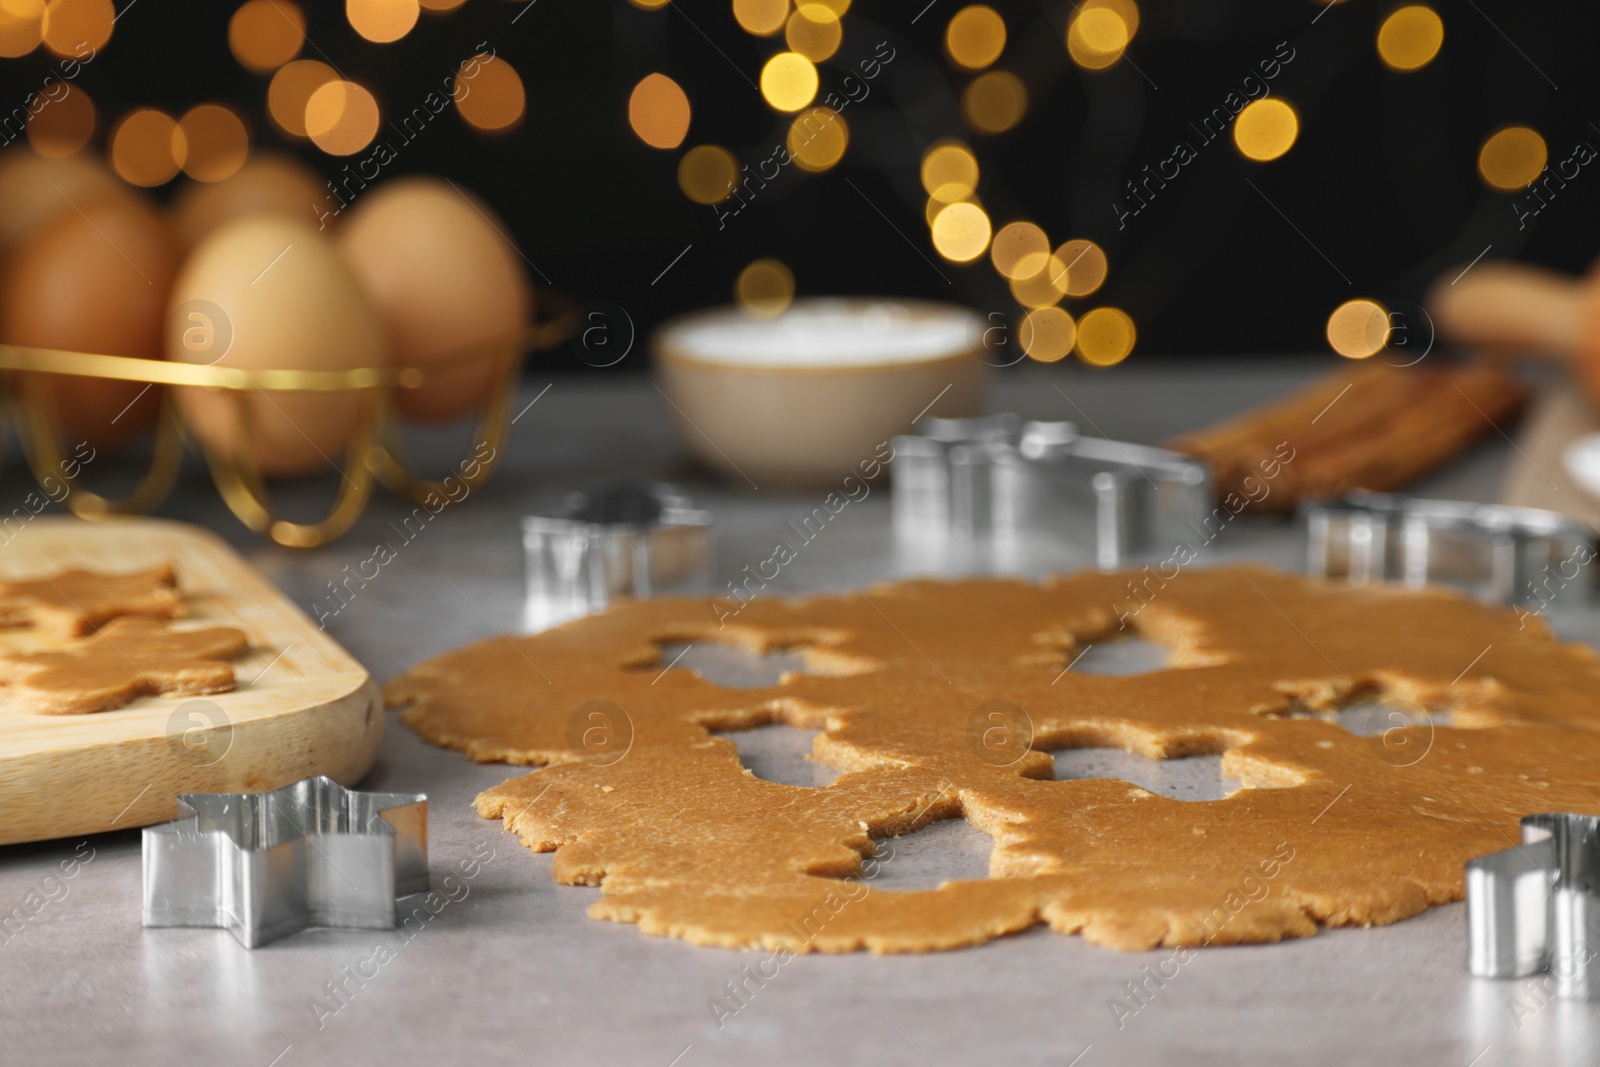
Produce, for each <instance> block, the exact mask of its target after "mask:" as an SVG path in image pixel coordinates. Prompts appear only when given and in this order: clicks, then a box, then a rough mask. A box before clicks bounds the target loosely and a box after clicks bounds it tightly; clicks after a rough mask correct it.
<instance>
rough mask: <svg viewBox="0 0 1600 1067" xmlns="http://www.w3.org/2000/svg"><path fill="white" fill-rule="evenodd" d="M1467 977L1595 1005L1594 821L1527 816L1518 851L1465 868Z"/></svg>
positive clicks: (1599, 931)
mask: <svg viewBox="0 0 1600 1067" xmlns="http://www.w3.org/2000/svg"><path fill="white" fill-rule="evenodd" d="M1467 970H1468V971H1470V972H1471V973H1472V974H1474V975H1477V976H1478V977H1480V978H1523V977H1526V976H1527V975H1530V974H1537V973H1539V972H1540V971H1546V970H1547V971H1549V972H1550V978H1551V980H1552V982H1553V983H1554V985H1555V991H1556V995H1557V996H1560V997H1565V998H1568V999H1571V1000H1600V816H1595V815H1573V814H1569V813H1559V812H1557V813H1548V814H1542V815H1529V816H1528V817H1527V818H1525V819H1523V820H1522V843H1521V844H1520V845H1517V846H1514V847H1512V848H1508V849H1505V850H1503V851H1501V852H1493V853H1490V854H1489V855H1487V856H1479V857H1478V858H1477V859H1475V860H1469V861H1468V862H1467Z"/></svg>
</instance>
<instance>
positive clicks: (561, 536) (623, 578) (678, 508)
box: [522, 480, 713, 630]
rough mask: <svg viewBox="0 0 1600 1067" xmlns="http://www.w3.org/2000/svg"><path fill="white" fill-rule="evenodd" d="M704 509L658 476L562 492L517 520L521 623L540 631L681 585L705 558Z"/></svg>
mask: <svg viewBox="0 0 1600 1067" xmlns="http://www.w3.org/2000/svg"><path fill="white" fill-rule="evenodd" d="M712 529H713V520H712V516H711V513H710V512H709V511H705V510H702V509H698V508H695V507H694V506H693V505H692V504H691V503H690V501H689V499H688V497H686V496H684V495H683V494H682V493H681V492H679V491H678V490H676V489H674V488H673V487H671V486H669V485H663V484H661V483H659V482H645V481H637V480H625V481H619V482H614V483H612V484H610V485H607V486H603V487H601V488H599V489H594V490H585V491H573V492H569V493H566V494H565V495H563V496H562V497H560V498H559V499H557V500H556V501H554V502H553V503H552V504H551V505H550V506H548V507H546V508H544V509H542V510H541V511H540V512H538V513H536V514H533V515H529V516H526V517H524V518H523V520H522V548H523V554H524V556H525V558H526V577H527V589H526V600H525V610H524V622H525V625H526V627H527V628H528V629H529V630H544V629H548V628H550V627H552V626H556V625H559V624H560V623H563V622H566V621H567V620H568V619H574V618H577V617H579V616H581V615H587V614H589V613H590V612H594V611H599V610H601V609H603V608H605V607H606V606H607V605H608V604H610V603H611V602H612V601H613V600H615V599H617V598H618V597H628V596H640V597H643V596H653V595H655V594H657V593H660V592H664V591H672V592H686V591H689V590H691V589H692V588H693V587H694V585H695V583H697V582H703V581H704V580H705V578H706V576H707V575H708V574H709V573H710V571H711V564H712V548H713V543H712Z"/></svg>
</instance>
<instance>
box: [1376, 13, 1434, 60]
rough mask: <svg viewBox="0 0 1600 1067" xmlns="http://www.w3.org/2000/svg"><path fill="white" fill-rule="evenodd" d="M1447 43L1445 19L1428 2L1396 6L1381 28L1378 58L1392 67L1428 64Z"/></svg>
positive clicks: (1379, 31) (1379, 28)
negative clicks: (1426, 3)
mask: <svg viewBox="0 0 1600 1067" xmlns="http://www.w3.org/2000/svg"><path fill="white" fill-rule="evenodd" d="M1443 44H1444V22H1443V20H1441V19H1440V18H1439V16H1438V14H1437V13H1436V12H1435V11H1434V10H1433V8H1431V7H1428V6H1427V5H1425V4H1408V5H1406V6H1405V7H1400V8H1396V9H1395V10H1393V11H1391V12H1389V16H1388V17H1387V18H1385V19H1384V20H1383V25H1382V26H1379V27H1378V57H1379V58H1380V59H1382V60H1383V62H1384V63H1385V64H1386V65H1387V66H1388V67H1389V69H1391V70H1417V69H1419V68H1421V67H1425V66H1427V65H1428V63H1429V62H1431V61H1432V59H1433V57H1434V56H1436V55H1438V54H1439V48H1440V46H1441V45H1443Z"/></svg>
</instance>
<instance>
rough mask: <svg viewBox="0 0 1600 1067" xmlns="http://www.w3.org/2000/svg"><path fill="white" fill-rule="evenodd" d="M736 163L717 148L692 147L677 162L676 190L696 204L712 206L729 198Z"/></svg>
mask: <svg viewBox="0 0 1600 1067" xmlns="http://www.w3.org/2000/svg"><path fill="white" fill-rule="evenodd" d="M738 180H739V163H738V161H737V160H735V159H734V158H733V153H732V152H729V151H728V150H727V149H726V148H723V147H722V146H721V145H714V144H702V145H695V146H694V147H693V148H691V149H689V151H687V152H685V153H684V154H683V158H682V159H680V160H678V188H679V189H682V190H683V195H684V196H687V197H688V198H689V199H690V200H693V201H694V202H695V203H697V204H716V203H720V202H721V201H723V200H726V199H728V197H730V196H732V195H733V187H734V184H735V183H736V182H738Z"/></svg>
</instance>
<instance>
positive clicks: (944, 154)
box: [922, 141, 978, 204]
mask: <svg viewBox="0 0 1600 1067" xmlns="http://www.w3.org/2000/svg"><path fill="white" fill-rule="evenodd" d="M922 188H923V189H924V190H926V191H927V194H928V195H929V196H931V197H933V198H934V199H935V200H938V201H941V202H942V203H946V204H951V203H954V202H955V201H957V200H965V199H966V198H967V197H969V196H971V195H972V194H973V192H974V191H975V190H976V189H977V188H978V157H977V156H975V155H973V154H972V149H970V148H968V147H967V146H966V145H964V144H962V143H961V142H959V141H941V142H939V143H938V144H935V145H934V146H933V147H932V148H929V149H928V151H927V152H926V153H924V154H923V157H922Z"/></svg>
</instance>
